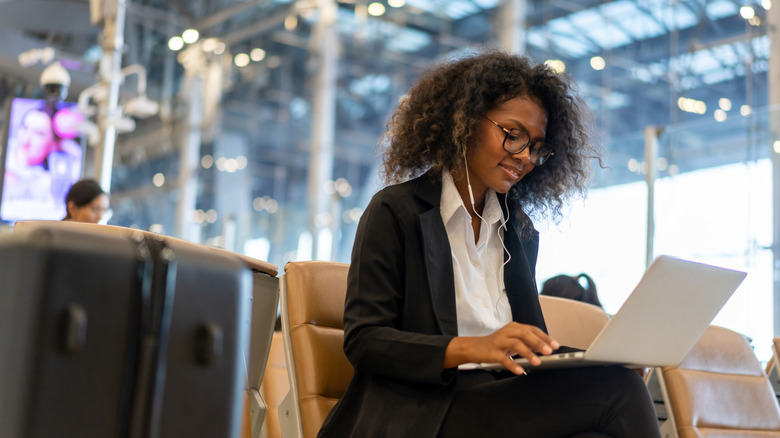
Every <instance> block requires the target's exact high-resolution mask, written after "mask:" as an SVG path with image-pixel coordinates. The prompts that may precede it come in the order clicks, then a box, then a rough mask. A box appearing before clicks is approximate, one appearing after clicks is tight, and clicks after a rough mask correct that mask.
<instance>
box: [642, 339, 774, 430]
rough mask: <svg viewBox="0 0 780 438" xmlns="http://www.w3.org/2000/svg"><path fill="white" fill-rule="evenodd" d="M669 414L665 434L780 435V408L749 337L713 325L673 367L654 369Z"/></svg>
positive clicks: (662, 428)
mask: <svg viewBox="0 0 780 438" xmlns="http://www.w3.org/2000/svg"><path fill="white" fill-rule="evenodd" d="M654 374H655V375H656V376H657V380H658V383H659V386H660V389H661V392H662V393H663V398H664V400H665V402H666V407H667V411H668V414H669V418H668V420H667V421H666V422H665V423H664V424H663V425H662V427H661V431H662V434H663V436H664V437H665V438H666V437H669V438H677V437H679V438H693V437H718V438H726V437H734V438H736V437H742V438H751V437H754V438H766V437H780V408H779V407H778V403H777V399H776V398H775V393H774V391H773V390H772V388H771V386H770V384H769V381H768V380H767V377H766V374H764V369H763V368H762V366H761V363H760V362H759V361H758V359H757V358H756V356H755V354H754V353H753V350H752V349H751V348H750V344H749V343H748V342H747V340H746V339H745V337H744V336H743V335H741V334H739V333H737V332H734V331H732V330H729V329H726V328H723V327H718V326H710V327H709V328H708V329H707V330H706V331H705V332H704V334H703V335H702V337H701V338H700V339H699V341H698V342H697V343H696V344H695V345H694V347H693V349H691V351H690V352H689V353H688V355H687V356H686V357H685V359H683V361H682V362H681V363H680V364H679V365H677V366H674V367H663V368H662V369H660V372H659V369H655V370H654Z"/></svg>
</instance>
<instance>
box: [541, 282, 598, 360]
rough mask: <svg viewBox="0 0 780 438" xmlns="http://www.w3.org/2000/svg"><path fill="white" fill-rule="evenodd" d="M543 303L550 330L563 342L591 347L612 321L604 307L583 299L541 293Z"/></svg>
mask: <svg viewBox="0 0 780 438" xmlns="http://www.w3.org/2000/svg"><path fill="white" fill-rule="evenodd" d="M539 303H540V304H541V306H542V314H544V322H545V323H546V324H547V331H548V332H549V334H550V336H552V337H553V338H555V340H556V341H558V342H560V343H561V345H567V346H569V347H575V348H582V349H585V348H588V346H589V345H590V344H591V342H593V339H595V338H596V335H598V334H599V332H600V331H601V329H602V328H603V327H604V325H605V324H606V323H607V322H608V321H609V315H607V313H606V312H604V310H603V309H602V308H601V307H599V306H595V305H593V304H588V303H583V302H582V301H576V300H571V299H568V298H560V297H553V296H547V295H539Z"/></svg>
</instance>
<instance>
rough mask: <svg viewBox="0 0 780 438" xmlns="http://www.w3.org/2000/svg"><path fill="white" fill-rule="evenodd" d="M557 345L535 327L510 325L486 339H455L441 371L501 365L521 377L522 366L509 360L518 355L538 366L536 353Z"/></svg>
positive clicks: (552, 349)
mask: <svg viewBox="0 0 780 438" xmlns="http://www.w3.org/2000/svg"><path fill="white" fill-rule="evenodd" d="M558 348H560V344H558V342H557V341H556V340H555V339H553V338H551V337H550V336H549V335H547V334H546V333H545V332H543V331H542V330H541V329H539V328H538V327H535V326H532V325H528V324H520V323H517V322H510V323H509V324H507V325H505V326H504V327H501V328H500V329H498V330H496V331H495V332H493V333H492V334H490V335H487V336H458V337H455V338H453V339H452V341H450V343H449V344H448V345H447V350H446V351H445V353H444V364H443V368H444V369H446V368H454V367H456V366H458V365H461V364H464V363H472V362H477V363H482V362H487V363H500V364H501V365H503V366H504V367H506V369H508V370H509V371H511V372H513V373H515V374H524V373H525V370H523V367H521V366H520V365H518V364H517V363H515V362H514V361H513V360H512V356H514V355H520V356H522V357H524V358H525V359H527V360H528V362H529V363H531V365H539V364H540V363H541V360H540V359H539V356H538V354H542V355H545V356H546V355H548V354H551V353H552V352H553V351H555V350H557V349H558Z"/></svg>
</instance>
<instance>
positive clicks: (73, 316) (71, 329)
mask: <svg viewBox="0 0 780 438" xmlns="http://www.w3.org/2000/svg"><path fill="white" fill-rule="evenodd" d="M63 325H64V330H63V331H62V333H63V339H62V344H63V345H62V347H63V349H64V350H65V353H69V354H73V353H78V352H79V351H81V350H83V349H84V347H85V346H86V345H87V311H86V310H84V307H82V306H80V305H78V304H70V305H68V308H67V309H66V310H65V312H64V315H63Z"/></svg>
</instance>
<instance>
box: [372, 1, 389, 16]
mask: <svg viewBox="0 0 780 438" xmlns="http://www.w3.org/2000/svg"><path fill="white" fill-rule="evenodd" d="M368 13H369V15H373V16H374V17H379V16H382V15H384V14H385V5H383V4H382V3H371V4H370V5H368Z"/></svg>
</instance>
